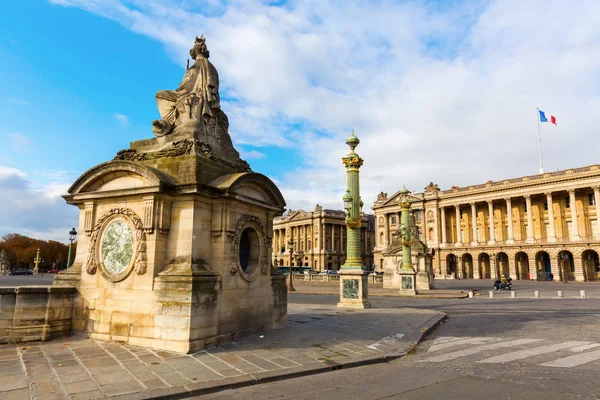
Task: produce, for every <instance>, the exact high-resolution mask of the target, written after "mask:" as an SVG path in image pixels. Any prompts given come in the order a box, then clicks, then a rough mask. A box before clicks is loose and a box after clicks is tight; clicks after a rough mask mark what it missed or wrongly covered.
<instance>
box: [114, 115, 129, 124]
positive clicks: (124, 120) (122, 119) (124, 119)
mask: <svg viewBox="0 0 600 400" xmlns="http://www.w3.org/2000/svg"><path fill="white" fill-rule="evenodd" d="M114 117H115V119H116V120H117V121H119V123H120V124H121V126H122V127H126V126H127V125H129V117H127V115H124V114H119V113H115V115H114Z"/></svg>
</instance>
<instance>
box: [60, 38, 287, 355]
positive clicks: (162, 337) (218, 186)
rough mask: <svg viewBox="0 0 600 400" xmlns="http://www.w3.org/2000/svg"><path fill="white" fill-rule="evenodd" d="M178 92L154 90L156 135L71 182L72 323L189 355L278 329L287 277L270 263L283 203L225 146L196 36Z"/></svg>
mask: <svg viewBox="0 0 600 400" xmlns="http://www.w3.org/2000/svg"><path fill="white" fill-rule="evenodd" d="M190 55H191V57H192V58H193V59H194V64H193V65H192V66H191V67H189V68H187V69H186V72H185V76H184V78H183V81H182V82H181V84H180V85H179V87H178V88H177V89H176V90H163V91H159V92H158V93H157V94H156V102H157V105H158V110H159V113H160V116H161V119H158V120H156V121H154V122H153V123H152V127H153V128H152V130H153V132H154V134H155V135H156V137H155V138H152V139H145V140H138V141H134V142H132V143H131V145H130V148H128V149H126V150H122V151H119V152H118V154H117V155H116V157H115V158H114V159H113V160H112V161H108V162H105V163H103V164H99V165H97V166H95V167H93V168H91V169H90V170H88V171H87V172H85V173H84V174H83V175H82V176H81V177H79V178H78V179H77V180H76V181H75V183H74V184H73V185H72V186H71V188H70V189H69V192H68V195H65V196H64V198H65V199H66V201H67V203H68V204H72V205H75V206H77V207H78V208H79V210H80V216H79V228H78V229H79V232H80V236H79V240H78V246H77V252H76V255H75V261H74V263H73V265H72V266H71V267H70V268H69V269H67V270H65V271H62V272H61V273H59V274H58V275H57V277H56V278H55V280H54V285H59V286H75V287H76V288H77V295H76V298H75V302H74V310H73V329H74V330H79V331H84V332H87V333H89V335H90V337H91V338H92V339H99V340H115V341H123V342H126V343H129V344H132V345H139V346H146V347H152V348H156V349H165V350H171V351H177V352H190V351H195V350H199V349H202V348H205V347H208V346H212V345H216V344H218V343H221V342H226V341H231V340H234V339H235V338H238V337H241V336H244V335H249V334H253V333H257V332H261V331H264V330H267V329H272V328H278V327H283V326H286V325H287V292H286V285H285V278H284V277H283V276H282V275H280V274H276V273H275V271H274V270H272V268H271V266H270V262H269V260H270V251H271V239H272V231H273V228H272V221H273V217H275V216H278V215H281V214H282V213H283V210H284V207H285V201H284V199H283V196H282V195H281V193H280V191H279V189H278V188H277V187H276V186H275V184H274V183H273V182H272V181H271V180H270V179H269V178H267V177H266V176H264V175H261V174H259V173H255V172H252V170H251V169H250V166H249V165H248V163H246V162H245V161H243V160H241V159H240V157H239V153H238V152H237V151H236V150H235V148H234V147H233V144H232V141H231V138H230V136H229V133H228V127H229V122H228V119H227V116H226V115H225V113H224V112H223V111H222V110H221V108H220V101H219V76H218V74H217V70H216V69H215V67H214V66H213V65H212V63H211V62H210V61H209V60H208V58H209V52H208V49H207V47H206V41H205V39H204V37H203V36H201V37H197V38H196V40H195V43H194V46H193V47H192V49H191V50H190Z"/></svg>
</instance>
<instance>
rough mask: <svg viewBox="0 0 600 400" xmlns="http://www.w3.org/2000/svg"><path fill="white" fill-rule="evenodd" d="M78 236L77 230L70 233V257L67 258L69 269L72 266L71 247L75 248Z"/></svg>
mask: <svg viewBox="0 0 600 400" xmlns="http://www.w3.org/2000/svg"><path fill="white" fill-rule="evenodd" d="M76 236H77V231H76V230H75V228H73V229H71V230H70V231H69V255H68V256H67V268H69V267H70V266H71V247H72V246H73V242H74V241H75V237H76Z"/></svg>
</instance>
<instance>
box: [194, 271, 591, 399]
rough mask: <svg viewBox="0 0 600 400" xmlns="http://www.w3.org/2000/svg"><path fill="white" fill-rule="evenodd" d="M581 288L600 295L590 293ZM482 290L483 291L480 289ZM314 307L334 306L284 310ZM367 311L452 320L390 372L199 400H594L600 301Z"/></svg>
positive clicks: (399, 303) (392, 302)
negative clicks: (425, 312)
mask: <svg viewBox="0 0 600 400" xmlns="http://www.w3.org/2000/svg"><path fill="white" fill-rule="evenodd" d="M474 282H475V284H476V283H477V282H476V281H457V282H454V283H453V285H455V286H456V285H458V286H461V285H465V286H468V285H469V284H470V285H471V286H472V285H473V284H474ZM528 284H529V283H528ZM546 284H547V285H549V286H544V287H550V286H551V285H555V284H553V283H545V282H540V283H533V284H532V286H531V288H528V290H529V289H531V290H539V288H540V286H541V285H546ZM567 285H569V284H567ZM572 285H574V286H575V285H578V284H572ZM581 285H584V286H586V288H589V289H596V288H598V286H597V285H595V286H594V284H587V285H586V284H581ZM574 286H571V287H574ZM574 289H576V288H574ZM481 290H487V289H486V288H485V286H484V287H481ZM316 298H318V300H316ZM315 301H320V302H322V303H332V304H333V303H335V302H337V299H336V297H335V296H313V295H296V294H294V295H292V296H290V302H299V303H303V302H306V303H314V302H315ZM371 302H372V304H373V307H377V308H397V307H411V308H427V309H434V310H439V311H443V312H445V313H447V314H448V320H447V321H446V322H445V323H443V324H442V325H440V326H439V327H438V328H437V329H436V330H434V331H433V333H432V334H430V335H429V336H428V337H427V338H426V339H425V340H424V341H423V342H422V343H421V344H420V345H419V346H418V347H417V349H416V351H415V352H414V353H413V354H410V355H409V356H406V357H404V358H402V359H399V360H397V361H394V362H392V363H389V364H379V365H372V366H364V367H358V368H353V369H346V370H343V369H342V370H338V371H333V372H329V373H326V374H321V375H315V376H308V377H302V378H296V379H291V380H286V381H281V382H273V383H269V384H265V385H260V386H254V387H248V388H244V389H237V390H230V391H225V392H221V393H217V394H212V395H207V396H204V397H202V398H204V399H233V398H235V399H317V398H327V399H461V400H464V399H485V398H503V399H575V398H578V399H598V398H600V300H598V299H579V298H571V299H558V298H542V299H533V298H516V299H511V298H495V299H490V298H489V297H487V296H478V297H475V298H474V299H451V300H446V299H444V300H438V299H410V298H395V297H385V298H383V297H379V298H374V297H372V298H371Z"/></svg>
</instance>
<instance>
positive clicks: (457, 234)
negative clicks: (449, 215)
mask: <svg viewBox="0 0 600 400" xmlns="http://www.w3.org/2000/svg"><path fill="white" fill-rule="evenodd" d="M454 210H455V212H456V243H455V245H456V246H462V238H461V237H460V206H459V205H458V204H457V205H455V206H454Z"/></svg>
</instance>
